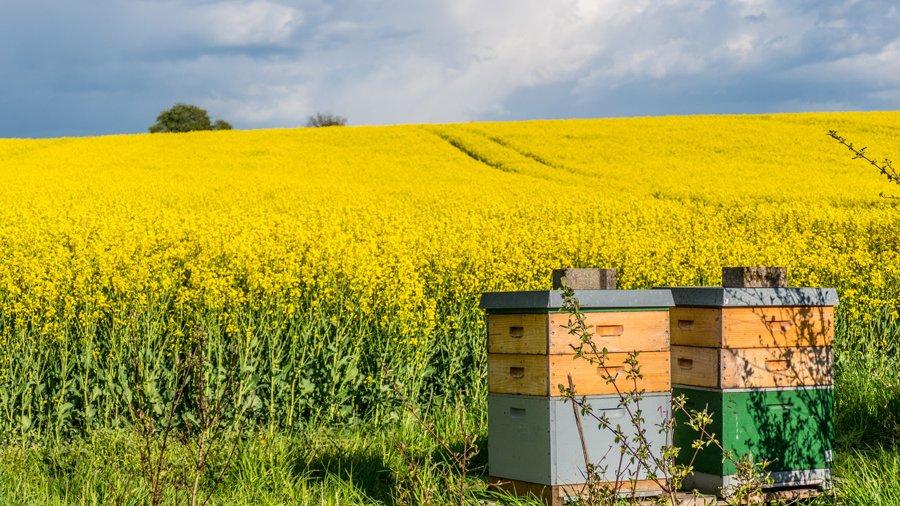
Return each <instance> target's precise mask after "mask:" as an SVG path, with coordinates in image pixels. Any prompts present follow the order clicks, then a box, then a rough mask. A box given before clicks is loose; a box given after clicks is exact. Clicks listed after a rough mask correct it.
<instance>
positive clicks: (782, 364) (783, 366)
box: [766, 359, 791, 371]
mask: <svg viewBox="0 0 900 506" xmlns="http://www.w3.org/2000/svg"><path fill="white" fill-rule="evenodd" d="M790 363H791V362H790V360H787V359H781V360H766V369H767V370H769V371H784V370H787V368H788V366H790Z"/></svg>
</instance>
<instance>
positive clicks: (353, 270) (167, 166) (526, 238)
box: [0, 113, 900, 345]
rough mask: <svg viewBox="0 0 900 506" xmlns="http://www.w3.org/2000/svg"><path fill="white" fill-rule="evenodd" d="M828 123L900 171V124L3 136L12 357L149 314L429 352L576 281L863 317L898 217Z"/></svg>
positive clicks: (820, 120)
mask: <svg viewBox="0 0 900 506" xmlns="http://www.w3.org/2000/svg"><path fill="white" fill-rule="evenodd" d="M830 129H836V130H838V131H840V132H841V133H842V134H844V135H846V136H847V137H849V138H851V139H853V140H856V141H857V142H859V143H863V142H865V143H867V144H869V146H870V150H871V151H872V152H873V154H876V152H877V150H879V149H880V150H884V154H885V155H888V154H890V151H889V150H891V149H896V148H897V146H896V139H897V138H898V133H900V113H834V114H785V115H770V116H708V117H703V116H698V117H662V118H634V119H608V120H570V121H533V122H514V123H478V124H460V125H422V126H395V127H354V128H326V129H293V130H260V131H223V132H198V133H189V134H160V135H129V136H110V137H98V138H83V139H52V140H14V139H7V140H0V202H2V205H0V258H2V261H0V319H2V321H3V322H4V324H3V327H2V332H3V335H2V336H0V340H3V341H4V342H5V341H6V339H7V338H8V337H9V336H10V335H11V334H12V333H19V335H23V334H29V335H32V336H34V337H40V338H44V339H47V338H50V339H63V338H65V336H66V335H67V333H69V332H73V331H74V332H77V333H78V335H82V334H87V333H90V331H91V330H92V329H94V330H96V329H102V328H105V327H108V326H113V327H116V326H119V327H121V326H123V325H126V324H127V320H128V318H129V315H130V314H134V313H140V312H145V311H157V312H165V313H167V314H171V315H173V316H179V318H182V317H183V316H184V315H190V314H197V313H198V312H199V313H203V314H210V313H212V314H216V315H218V317H219V319H220V321H221V323H222V325H223V326H224V327H227V328H228V330H229V333H231V334H233V335H238V332H239V331H240V332H241V335H243V333H244V332H250V331H251V330H252V328H249V330H248V327H247V323H246V321H244V319H243V316H242V315H244V314H245V313H246V312H248V311H254V312H255V313H254V314H270V315H271V314H277V315H279V316H280V317H282V320H283V319H284V318H285V317H286V318H287V319H291V318H305V317H308V316H310V315H318V316H321V315H326V316H327V317H329V318H336V319H344V320H347V319H353V318H364V319H365V320H366V321H371V322H374V323H375V324H377V325H379V326H380V327H382V328H383V329H386V330H388V331H390V332H391V333H393V334H392V335H395V336H397V339H398V340H402V341H403V342H405V343H416V344H417V345H426V344H427V343H428V342H429V336H430V335H431V333H432V332H433V331H434V330H435V328H437V327H441V328H446V329H455V328H456V327H457V326H458V325H459V322H458V321H457V320H454V319H453V315H452V314H451V313H452V311H448V310H447V309H446V307H447V305H448V304H455V305H457V306H458V307H461V308H468V309H469V310H472V309H473V308H474V307H475V306H476V304H477V301H478V295H479V294H480V293H481V292H482V291H488V290H514V289H538V288H547V287H548V286H549V283H550V276H549V274H550V271H551V269H553V268H557V267H565V266H603V267H615V268H617V269H618V270H619V282H620V287H622V288H633V287H650V286H658V285H688V284H691V285H693V284H708V285H714V284H717V283H718V282H719V276H720V273H721V267H722V266H723V265H785V266H787V267H788V269H789V271H788V272H789V278H790V281H791V282H792V284H794V285H797V286H801V285H807V286H822V285H829V286H836V287H838V288H839V289H840V291H841V296H842V299H843V300H844V301H845V302H847V303H848V304H847V306H846V308H845V309H844V311H846V313H845V316H853V317H862V318H865V315H867V314H869V313H870V312H871V311H872V310H873V309H876V308H883V307H895V306H897V304H898V302H900V300H898V295H897V294H898V290H897V282H898V280H900V261H898V260H900V254H898V249H900V248H898V245H900V226H898V220H897V209H896V207H895V206H896V201H892V200H885V199H881V198H879V197H878V193H879V192H881V191H885V192H887V193H890V192H891V190H892V188H891V187H889V186H888V187H886V185H887V183H885V182H883V180H882V179H881V178H880V177H879V176H878V174H877V173H876V172H875V171H874V170H873V169H872V168H871V167H869V166H865V165H863V164H861V163H859V162H858V161H853V160H851V159H850V156H849V153H848V152H847V151H846V150H845V149H844V148H843V147H841V146H840V145H838V144H837V143H835V142H834V141H833V140H832V139H830V138H828V137H827V136H826V133H827V131H828V130H830ZM898 193H900V192H898ZM336 308H339V309H336ZM182 319H183V318H182ZM256 324H262V323H256ZM162 330H166V329H162ZM168 330H170V331H172V332H176V331H178V332H181V331H182V330H181V329H168ZM248 336H249V334H248Z"/></svg>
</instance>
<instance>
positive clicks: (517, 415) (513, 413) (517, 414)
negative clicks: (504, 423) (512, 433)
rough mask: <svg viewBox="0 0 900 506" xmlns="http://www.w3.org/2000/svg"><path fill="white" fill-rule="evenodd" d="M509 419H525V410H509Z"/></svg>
mask: <svg viewBox="0 0 900 506" xmlns="http://www.w3.org/2000/svg"><path fill="white" fill-rule="evenodd" d="M509 417H510V418H513V419H517V420H518V419H522V418H525V408H509Z"/></svg>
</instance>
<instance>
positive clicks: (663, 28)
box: [0, 0, 900, 135]
mask: <svg viewBox="0 0 900 506" xmlns="http://www.w3.org/2000/svg"><path fill="white" fill-rule="evenodd" d="M48 13H50V14H48ZM898 16H900V9H898V8H897V7H895V6H894V5H893V3H892V2H889V1H887V0H880V1H875V0H873V1H867V2H856V3H848V2H846V1H843V0H821V1H819V2H814V3H813V2H809V3H800V2H780V1H776V0H746V1H741V0H729V1H721V2H720V1H712V0H554V1H551V2H548V1H546V0H492V1H490V2H485V1H483V0H431V1H425V2H423V1H421V0H381V1H378V2H373V1H371V0H228V1H214V0H164V1H163V0H155V1H149V0H141V1H134V0H128V1H126V0H109V1H107V2H85V3H80V4H78V5H77V6H75V5H74V4H72V5H68V4H67V3H64V2H60V1H59V0H31V1H30V2H22V3H18V2H8V3H4V4H3V6H2V7H0V61H2V63H3V67H4V71H7V72H9V73H10V75H16V76H17V78H16V79H15V80H5V81H0V100H2V101H3V103H4V104H6V107H7V109H6V110H5V114H4V117H5V118H11V119H0V135H3V134H4V133H7V132H13V131H15V129H16V128H18V127H17V125H18V124H21V123H22V122H21V121H16V115H17V112H16V111H19V110H21V111H22V112H21V114H31V115H32V116H31V117H32V118H35V117H34V116H33V114H34V113H33V111H35V110H38V109H39V108H40V107H39V106H40V104H45V103H53V104H55V105H54V107H56V108H59V109H67V108H68V109H67V110H71V111H73V112H72V113H71V114H70V115H68V116H67V117H70V118H71V125H72V126H71V127H67V129H66V130H65V132H66V133H75V134H77V133H90V132H89V131H82V130H78V127H77V124H78V123H77V121H79V118H83V117H87V116H89V115H90V114H91V111H90V110H87V109H85V110H84V111H81V110H80V109H79V108H80V107H84V108H86V107H87V106H86V105H85V106H82V105H79V104H87V103H88V102H86V101H84V100H83V97H84V96H88V95H90V96H97V95H98V94H104V93H105V95H104V96H108V97H110V98H109V102H108V107H109V109H110V111H113V112H110V113H109V116H110V117H115V116H116V114H119V115H121V123H119V124H118V125H111V126H110V127H109V128H110V130H109V131H129V130H130V131H140V130H143V128H145V126H146V124H147V120H148V118H150V119H152V117H154V116H155V114H157V113H158V111H159V110H161V108H163V107H167V106H169V105H171V104H172V103H174V102H175V101H187V102H193V103H198V104H200V105H204V106H206V107H208V108H209V109H210V113H211V114H212V115H213V116H214V117H216V118H224V119H227V120H229V121H232V122H233V123H234V124H235V126H237V127H239V128H251V127H271V126H294V125H298V124H302V123H303V121H304V118H305V117H306V116H307V115H309V114H312V113H313V112H315V111H330V112H334V113H337V114H341V115H345V116H347V117H349V119H350V122H351V123H353V124H365V123H374V124H383V123H395V122H444V121H467V120H478V119H495V118H507V119H518V118H531V117H548V116H550V117H553V116H556V117H565V116H572V115H579V116H604V115H609V114H622V115H634V114H673V113H685V112H704V113H708V112H769V111H772V110H778V108H782V109H783V110H791V109H794V110H798V109H807V108H815V107H816V106H817V105H816V104H820V105H822V107H839V108H878V109H886V108H895V109H896V108H900V98H898V96H897V92H896V90H897V89H900V77H898V76H900V39H898V38H897V35H896V33H897V30H896V27H897V18H898ZM60 83H62V84H63V85H64V86H63V85H60ZM129 86H130V87H129ZM110 89H112V90H113V92H109V91H107V90H110ZM116 100H122V101H128V102H127V106H126V105H124V102H121V103H117V102H116ZM136 104H137V105H136ZM51 109H52V108H51ZM25 111H29V112H27V113H26V112H25ZM126 114H127V115H129V116H125V115H126ZM44 121H45V122H46V123H47V124H48V126H47V128H48V130H47V132H52V131H53V130H52V129H53V128H54V125H56V124H58V122H59V121H60V119H59V115H57V114H53V112H52V111H51V110H49V109H48V113H47V119H46V120H44ZM104 121H106V119H104ZM37 122H38V119H33V123H37ZM122 125H125V126H122ZM91 128H93V127H91Z"/></svg>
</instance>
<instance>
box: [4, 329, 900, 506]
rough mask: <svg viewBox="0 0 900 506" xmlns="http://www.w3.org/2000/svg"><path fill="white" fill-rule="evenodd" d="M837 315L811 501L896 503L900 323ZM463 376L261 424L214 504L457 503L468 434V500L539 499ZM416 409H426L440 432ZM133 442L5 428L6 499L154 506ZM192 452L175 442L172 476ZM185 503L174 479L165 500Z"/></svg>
mask: <svg viewBox="0 0 900 506" xmlns="http://www.w3.org/2000/svg"><path fill="white" fill-rule="evenodd" d="M838 322H839V328H838V329H837V330H838V332H837V337H836V341H835V352H836V357H837V359H836V365H835V367H836V369H835V375H836V383H835V393H836V395H835V403H836V406H835V426H836V447H835V463H834V476H835V488H834V491H833V494H831V495H826V496H822V497H819V498H817V499H814V500H811V501H808V503H809V504H812V505H831V504H842V505H843V504H859V505H869V504H883V505H896V504H900V482H898V479H897V476H900V444H898V443H900V373H898V371H900V357H898V354H897V347H896V344H897V343H898V342H900V326H897V325H895V324H893V323H890V322H891V320H889V319H887V318H885V319H884V320H882V321H881V322H880V323H879V322H878V321H876V322H875V323H869V324H865V325H863V324H858V322H857V324H854V325H848V324H845V323H843V322H842V320H840V319H839V320H838ZM885 322H887V323H885ZM473 332H474V331H473ZM474 341H475V340H474V339H473V342H474ZM459 374H460V376H461V377H466V378H468V382H469V383H470V385H468V388H464V389H462V390H461V393H460V396H459V397H458V398H456V399H455V400H454V399H451V398H448V397H431V398H427V399H420V400H419V402H418V403H415V404H416V405H415V407H404V406H403V405H402V403H399V402H396V401H394V402H387V403H385V405H386V406H393V408H385V409H383V410H379V411H377V416H373V417H369V418H358V417H347V418H345V419H343V420H342V419H340V418H339V417H338V418H335V416H334V414H329V413H326V414H323V415H321V416H314V417H312V418H308V419H307V420H305V421H304V423H302V424H300V423H298V424H296V425H295V428H293V429H285V428H284V426H281V427H277V426H276V427H274V428H273V426H272V425H267V424H255V425H253V427H252V428H250V429H247V430H245V432H244V437H243V440H242V442H241V444H240V446H239V449H238V451H237V454H236V457H235V458H234V459H233V461H231V462H230V463H229V464H228V466H227V467H226V468H224V475H223V476H224V477H223V480H222V483H221V485H220V486H219V487H217V488H216V489H215V492H214V493H213V495H212V497H210V498H209V501H208V503H207V504H248V505H249V504H263V505H265V504H272V505H275V504H310V505H341V504H346V505H349V504H380V505H394V504H424V503H428V504H458V503H459V490H460V484H461V481H462V480H463V478H462V476H461V473H460V472H459V467H458V466H457V465H456V464H455V463H454V461H453V459H452V457H451V455H450V451H452V452H458V451H460V449H461V447H462V445H463V441H464V439H463V436H464V435H465V434H474V435H475V436H477V437H476V447H477V449H478V450H479V451H478V453H477V454H476V455H475V456H474V457H473V458H472V459H471V460H470V461H469V462H468V466H467V476H466V478H465V481H464V486H463V487H462V488H463V502H465V503H484V502H485V501H491V502H494V503H497V504H537V503H535V502H529V501H528V500H527V499H522V498H512V497H509V496H506V495H503V494H500V493H498V492H496V491H493V490H490V489H488V487H487V481H486V478H487V469H486V468H487V444H486V443H487V433H486V430H487V418H486V417H487V415H486V411H487V410H486V395H485V393H484V385H483V382H484V377H483V375H482V374H480V373H479V371H478V370H477V368H474V370H473V369H469V370H467V371H464V372H460V373H459ZM388 394H389V393H388ZM388 394H386V395H388ZM395 394H396V395H400V392H399V391H398V392H395ZM411 409H414V410H416V411H417V412H418V411H419V410H421V411H422V412H423V414H422V415H420V416H421V417H422V418H423V419H424V421H425V423H426V424H427V425H428V426H429V427H431V428H432V430H433V432H434V435H432V434H431V433H430V432H429V431H428V430H426V429H425V428H424V427H423V425H422V423H421V422H420V421H418V420H417V419H416V417H414V416H413V415H412V414H411V411H410V410H411ZM435 436H436V437H435ZM137 444H138V440H137V439H136V436H135V434H134V433H133V432H132V431H130V430H129V429H127V428H123V427H118V428H100V429H92V430H89V431H86V432H85V433H84V434H81V435H75V436H67V437H59V436H57V435H54V434H52V433H47V434H46V435H44V436H43V437H27V438H16V437H10V436H8V435H7V439H5V442H4V443H3V444H2V445H0V503H2V504H59V505H64V504H65V505H68V504H123V505H143V504H148V501H147V495H148V489H147V487H146V486H145V484H144V482H143V481H142V479H141V472H140V463H139V461H138V458H137V454H138V452H137V446H136V445H137ZM444 444H446V445H447V446H446V447H445V446H443V445H444ZM448 448H449V450H450V451H448ZM189 459H190V455H189V454H188V453H187V451H186V450H185V448H184V447H182V446H181V445H178V444H176V445H175V449H174V453H173V454H172V455H171V460H172V462H174V463H175V464H174V465H173V467H172V469H173V473H176V474H177V471H178V470H179V469H184V468H185V467H186V466H188V465H189V464H190V461H189ZM215 465H221V462H217V463H214V466H215ZM174 478H175V480H174V481H175V482H177V481H178V476H174ZM206 485H207V488H206V489H207V490H208V489H209V487H208V485H209V479H207V483H206ZM185 499H186V495H185V494H184V492H183V491H182V490H180V489H179V488H178V487H177V486H172V487H169V488H168V493H167V495H166V496H165V501H164V504H184V503H185Z"/></svg>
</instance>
